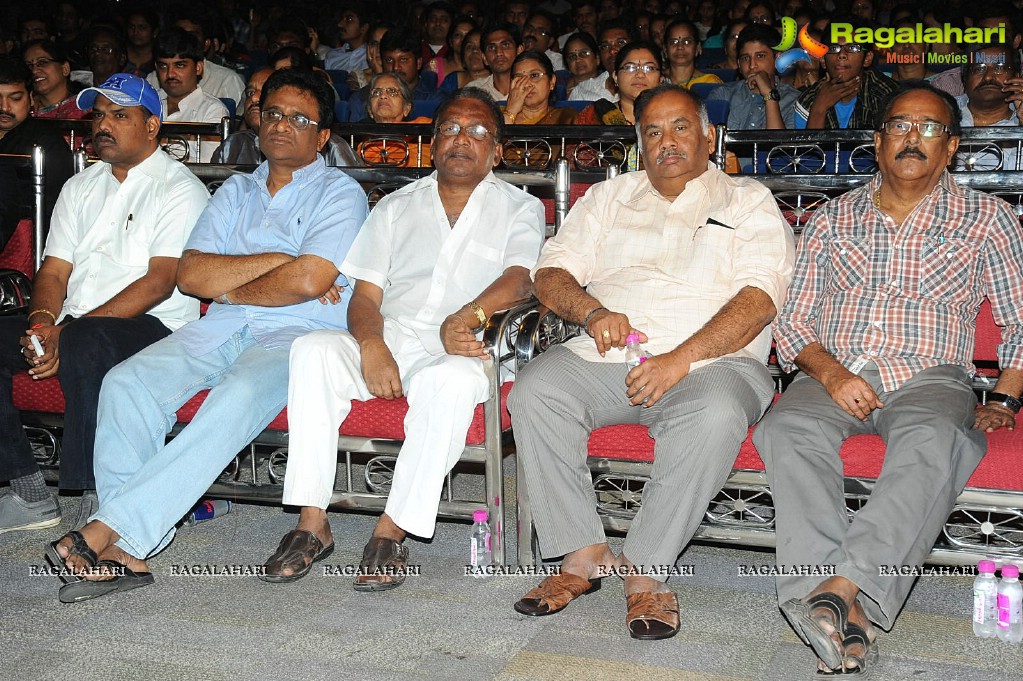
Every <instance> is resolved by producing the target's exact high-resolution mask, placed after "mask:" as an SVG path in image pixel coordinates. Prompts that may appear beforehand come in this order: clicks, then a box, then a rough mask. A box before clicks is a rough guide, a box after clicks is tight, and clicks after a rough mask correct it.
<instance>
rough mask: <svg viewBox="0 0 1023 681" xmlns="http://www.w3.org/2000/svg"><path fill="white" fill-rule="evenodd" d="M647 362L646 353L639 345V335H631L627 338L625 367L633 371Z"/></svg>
mask: <svg viewBox="0 0 1023 681" xmlns="http://www.w3.org/2000/svg"><path fill="white" fill-rule="evenodd" d="M645 361H646V353H645V352H643V346H642V345H640V344H639V334H638V333H630V334H629V335H628V336H626V337H625V366H627V367H629V370H630V371H631V370H632V369H634V368H635V367H638V366H639V365H640V364H642V363H643V362H645Z"/></svg>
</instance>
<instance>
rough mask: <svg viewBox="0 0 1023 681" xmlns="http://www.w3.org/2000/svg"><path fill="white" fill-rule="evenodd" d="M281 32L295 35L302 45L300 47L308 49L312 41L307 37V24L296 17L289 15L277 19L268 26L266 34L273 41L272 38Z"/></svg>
mask: <svg viewBox="0 0 1023 681" xmlns="http://www.w3.org/2000/svg"><path fill="white" fill-rule="evenodd" d="M282 33H290V34H291V35H293V36H295V37H297V38H298V41H299V43H300V44H301V45H302V49H308V48H309V45H310V44H311V43H312V39H311V38H310V37H309V26H308V25H307V24H306V23H305V22H304V21H302V20H301V19H299V18H298V17H295V16H291V17H282V18H280V19H278V20H277V21H276V22H275V23H274V24H273V26H271V28H270V32H269V34H268V38H269V42H270V43H273V39H274V38H276V37H278V36H279V35H281V34H282Z"/></svg>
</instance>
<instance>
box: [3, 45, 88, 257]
mask: <svg viewBox="0 0 1023 681" xmlns="http://www.w3.org/2000/svg"><path fill="white" fill-rule="evenodd" d="M31 93H32V72H31V71H30V70H29V69H28V67H27V66H25V63H24V62H23V61H21V60H20V59H16V58H15V57H10V56H4V57H0V154H21V155H31V154H32V147H33V146H35V145H39V146H41V147H42V148H43V153H44V164H45V181H46V186H45V188H44V193H43V197H44V201H45V206H44V209H43V210H44V212H45V214H46V219H47V220H49V218H50V214H51V213H52V212H53V206H54V204H55V203H56V201H57V195H58V194H60V190H61V187H63V186H64V183H65V182H66V181H67V179H68V178H69V177H71V173H72V172H74V169H73V167H72V166H73V164H72V158H71V149H69V148H68V145H67V142H66V141H65V140H64V136H63V135H61V134H60V132H59V131H57V130H54V129H53V127H51V126H49V125H46V124H45V123H42V122H40V121H37V120H36V119H34V118H32V115H31V111H32V94H31ZM13 174H14V175H15V176H16V181H15V182H13V183H10V184H5V185H4V186H2V187H0V192H3V194H4V196H5V203H7V204H8V206H9V209H8V210H9V213H8V219H7V220H5V221H3V222H0V250H3V247H4V244H6V243H7V240H8V239H10V237H11V234H13V232H14V229H15V227H16V226H17V223H18V222H19V221H20V220H21V219H22V218H29V217H32V216H33V215H34V209H35V203H34V200H33V189H32V187H33V180H32V174H31V172H29V170H28V169H27V168H19V169H18V170H17V172H16V173H13Z"/></svg>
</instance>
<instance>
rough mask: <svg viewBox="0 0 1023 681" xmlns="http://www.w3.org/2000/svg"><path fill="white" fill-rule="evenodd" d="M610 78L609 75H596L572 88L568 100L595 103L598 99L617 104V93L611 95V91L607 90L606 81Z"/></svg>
mask: <svg viewBox="0 0 1023 681" xmlns="http://www.w3.org/2000/svg"><path fill="white" fill-rule="evenodd" d="M610 78H611V74H609V73H598V74H597V75H595V76H594V77H593V78H590V79H589V80H584V81H583V82H581V83H579V84H578V85H576V86H575V87H574V88H572V92H570V93H569V95H568V98H569V99H570V100H571V101H574V102H595V101H597V100H598V99H606V100H607V101H609V102H617V101H618V93H617V92H615V93H614V94H611V91H610V90H608V89H607V81H608V80H609V79H610Z"/></svg>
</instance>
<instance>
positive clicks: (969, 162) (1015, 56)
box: [956, 43, 1023, 170]
mask: <svg viewBox="0 0 1023 681" xmlns="http://www.w3.org/2000/svg"><path fill="white" fill-rule="evenodd" d="M973 54H974V57H973V59H974V62H973V63H971V64H965V65H963V66H962V68H961V69H960V73H961V74H962V79H963V90H964V91H965V94H962V95H959V96H958V97H956V103H957V104H958V105H959V111H960V113H961V114H962V117H963V127H964V128H971V127H974V126H988V125H993V126H999V127H1004V126H1009V127H1018V126H1019V124H1020V121H1019V115H1018V113H1017V111H1018V108H1019V106H1020V105H1021V104H1023V78H1020V75H1019V52H1018V51H1017V50H1014V49H1012V46H1011V45H1009V44H1005V43H999V44H994V45H986V46H984V47H981V48H978V49H977V50H976V51H975V52H974V53H973ZM1001 156H1002V158H1001V167H1002V169H1003V170H1015V169H1016V157H1017V153H1016V145H1015V143H1006V144H1005V145H1004V146H1003V147H1002V154H1001ZM957 160H958V165H957V169H959V170H962V169H964V168H965V169H967V170H980V169H983V168H987V169H989V170H994V169H995V165H996V161H997V159H995V158H994V157H993V155H991V154H984V153H981V154H969V155H965V158H963V157H959V158H958V159H957Z"/></svg>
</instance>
